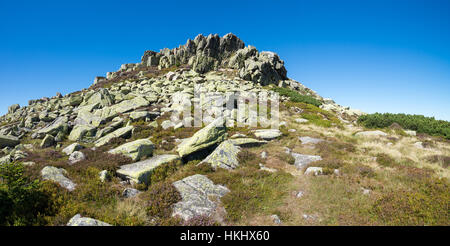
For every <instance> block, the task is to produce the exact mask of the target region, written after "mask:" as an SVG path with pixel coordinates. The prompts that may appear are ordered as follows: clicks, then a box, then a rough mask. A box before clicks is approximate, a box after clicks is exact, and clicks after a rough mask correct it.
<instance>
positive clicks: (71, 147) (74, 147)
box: [62, 143, 84, 155]
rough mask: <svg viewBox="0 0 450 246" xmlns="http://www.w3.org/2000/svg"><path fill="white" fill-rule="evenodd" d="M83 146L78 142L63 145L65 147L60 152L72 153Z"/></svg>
mask: <svg viewBox="0 0 450 246" xmlns="http://www.w3.org/2000/svg"><path fill="white" fill-rule="evenodd" d="M83 148H84V147H83V146H81V145H80V144H78V143H73V144H71V145H69V146H67V147H65V148H64V149H63V150H62V152H63V153H64V154H66V155H70V154H72V153H73V152H75V151H78V150H81V149H83Z"/></svg>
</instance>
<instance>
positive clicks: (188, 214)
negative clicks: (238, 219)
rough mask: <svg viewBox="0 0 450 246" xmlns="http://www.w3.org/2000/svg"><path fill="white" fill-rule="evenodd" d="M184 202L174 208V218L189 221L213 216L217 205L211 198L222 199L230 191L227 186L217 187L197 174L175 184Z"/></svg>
mask: <svg viewBox="0 0 450 246" xmlns="http://www.w3.org/2000/svg"><path fill="white" fill-rule="evenodd" d="M173 185H174V186H175V188H176V189H177V190H178V192H179V193H180V195H181V198H182V200H181V201H180V202H178V203H176V204H174V206H173V213H172V216H180V217H181V218H182V219H184V220H189V219H191V218H194V217H197V216H212V215H213V214H214V212H215V211H216V208H217V203H216V202H214V201H213V200H211V199H210V198H211V197H215V198H221V197H222V196H224V195H225V194H226V193H228V192H229V190H228V189H227V188H226V187H225V186H221V185H215V184H214V183H213V182H212V181H211V180H209V179H208V178H207V177H206V176H204V175H200V174H196V175H193V176H189V177H187V178H184V179H182V180H179V181H176V182H174V183H173Z"/></svg>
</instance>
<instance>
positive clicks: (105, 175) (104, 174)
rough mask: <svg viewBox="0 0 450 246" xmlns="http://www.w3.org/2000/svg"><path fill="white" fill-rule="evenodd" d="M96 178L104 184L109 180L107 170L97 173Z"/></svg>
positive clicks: (109, 176)
mask: <svg viewBox="0 0 450 246" xmlns="http://www.w3.org/2000/svg"><path fill="white" fill-rule="evenodd" d="M98 178H99V179H100V181H101V182H106V181H109V180H110V179H111V175H110V174H109V172H108V170H103V171H100V172H99V173H98Z"/></svg>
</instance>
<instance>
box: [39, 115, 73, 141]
mask: <svg viewBox="0 0 450 246" xmlns="http://www.w3.org/2000/svg"><path fill="white" fill-rule="evenodd" d="M67 122H68V118H67V117H58V118H57V119H56V120H55V121H53V122H52V123H51V124H50V125H48V126H46V127H44V128H42V129H40V130H39V131H37V132H36V133H37V137H38V138H43V137H44V136H45V135H52V136H56V135H58V133H59V132H63V133H65V134H67V132H68V130H69V126H68V124H67Z"/></svg>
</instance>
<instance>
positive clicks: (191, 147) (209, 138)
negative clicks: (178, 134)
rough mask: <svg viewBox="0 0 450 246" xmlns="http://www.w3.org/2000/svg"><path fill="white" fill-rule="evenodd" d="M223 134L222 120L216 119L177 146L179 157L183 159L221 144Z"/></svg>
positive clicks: (224, 129) (224, 130)
mask: <svg viewBox="0 0 450 246" xmlns="http://www.w3.org/2000/svg"><path fill="white" fill-rule="evenodd" d="M225 133H226V127H225V126H224V119H223V118H218V119H216V120H214V121H213V122H211V123H210V124H209V125H207V126H205V127H204V128H203V129H201V130H199V131H198V132H196V133H195V134H194V135H193V136H192V137H190V138H188V139H186V140H184V141H183V142H182V143H181V144H179V145H178V147H177V152H178V154H179V155H180V156H181V157H184V156H187V155H189V154H192V153H194V152H196V151H199V150H202V149H205V148H207V147H210V146H212V145H214V144H217V143H220V142H222V141H223V140H224V139H225Z"/></svg>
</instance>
